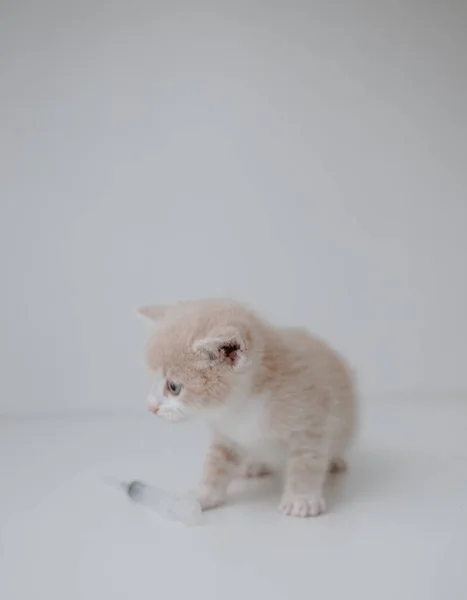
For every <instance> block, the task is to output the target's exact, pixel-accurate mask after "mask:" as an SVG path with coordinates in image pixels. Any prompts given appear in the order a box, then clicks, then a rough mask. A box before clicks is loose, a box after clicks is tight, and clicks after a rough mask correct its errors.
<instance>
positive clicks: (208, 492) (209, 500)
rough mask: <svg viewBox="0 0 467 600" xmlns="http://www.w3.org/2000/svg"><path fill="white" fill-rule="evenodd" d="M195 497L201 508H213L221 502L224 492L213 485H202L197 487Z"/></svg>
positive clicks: (223, 499) (222, 501)
mask: <svg viewBox="0 0 467 600" xmlns="http://www.w3.org/2000/svg"><path fill="white" fill-rule="evenodd" d="M196 499H197V500H198V502H199V503H200V505H201V509H202V510H208V508H215V507H216V506H220V505H221V504H223V503H224V501H225V493H224V492H221V491H219V490H218V489H216V488H214V487H210V486H207V485H202V486H200V487H199V488H198V491H197V493H196Z"/></svg>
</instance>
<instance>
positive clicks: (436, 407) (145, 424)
mask: <svg viewBox="0 0 467 600" xmlns="http://www.w3.org/2000/svg"><path fill="white" fill-rule="evenodd" d="M205 444H206V436H205V432H204V431H203V430H202V429H201V428H199V427H198V426H197V425H194V424H186V425H181V426H179V425H176V426H174V425H170V424H166V423H163V422H161V421H160V420H158V419H156V418H155V417H151V416H149V415H148V416H146V415H142V416H141V417H136V416H129V417H123V416H121V417H108V418H107V417H99V418H98V417H94V418H91V417H89V418H84V417H77V418H74V419H71V418H66V419H63V418H55V419H53V418H48V419H45V418H44V419H30V420H28V419H6V418H3V419H0V475H1V477H0V598H1V599H2V600H13V599H14V600H17V599H18V600H26V599H27V600H29V599H31V600H32V599H34V600H42V599H47V600H59V599H60V600H75V599H80V600H88V599H93V600H94V599H96V600H97V599H99V600H107V599H109V600H120V599H122V600H123V599H125V600H129V599H133V598H137V599H138V600H142V599H146V598H166V599H168V600H171V599H178V598H183V599H186V598H190V597H196V598H198V597H199V598H202V599H203V600H214V599H216V600H218V599H221V600H230V599H232V600H233V599H235V600H238V599H246V600H249V599H250V598H251V599H255V600H256V599H258V600H260V599H263V598H267V599H268V600H275V599H286V598H296V597H298V598H316V599H318V598H319V600H327V599H336V600H341V599H342V598H352V599H358V600H367V599H368V600H370V599H371V600H386V599H391V600H395V599H397V600H419V599H420V600H422V599H423V600H432V599H440V600H441V599H443V600H445V599H446V598H447V599H457V598H459V599H461V598H467V402H465V401H464V402H462V401H460V400H458V401H449V400H446V401H444V400H443V399H441V398H440V399H438V400H437V401H436V402H423V401H421V400H420V401H417V402H415V401H412V402H409V401H407V402H403V401H401V400H398V401H397V402H396V401H395V402H389V401H385V402H381V403H374V404H373V405H372V407H371V408H369V409H368V410H366V411H365V418H364V420H363V427H362V433H361V436H360V440H359V443H358V444H357V446H356V448H355V451H354V453H353V456H352V461H351V469H350V470H349V472H348V473H347V474H346V475H344V476H341V475H339V476H333V478H332V481H331V482H330V485H329V486H328V488H329V489H328V494H327V496H328V502H329V511H328V513H327V514H326V515H324V516H321V517H318V518H315V519H308V520H301V519H294V518H290V517H284V516H282V515H280V514H278V513H277V512H276V504H277V503H278V500H279V485H280V482H279V481H278V480H277V479H275V478H271V479H269V480H261V481H248V482H240V481H239V482H236V484H235V485H234V487H233V490H232V493H231V496H230V499H229V503H228V504H227V505H226V506H225V507H223V508H221V509H217V510H214V511H211V512H209V513H205V515H204V516H203V521H202V524H201V525H200V526H198V527H194V528H187V527H184V526H183V525H178V524H175V523H171V522H167V521H164V520H162V519H160V518H159V517H157V516H154V515H152V514H151V513H150V512H148V511H146V510H144V509H141V508H140V507H137V506H135V505H132V504H131V503H130V502H129V501H127V500H126V498H125V497H124V496H123V495H122V496H120V495H119V494H118V493H117V492H114V491H113V490H111V489H110V488H107V487H106V485H105V484H104V483H103V482H102V478H103V477H105V476H108V475H116V476H119V477H122V478H132V479H134V478H142V479H145V480H147V481H148V482H152V483H155V484H157V485H159V486H162V487H165V488H167V489H171V490H183V489H186V488H190V487H193V486H194V484H195V482H196V479H197V476H198V474H199V471H200V465H201V461H202V454H203V449H204V446H205Z"/></svg>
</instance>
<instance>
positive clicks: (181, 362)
mask: <svg viewBox="0 0 467 600" xmlns="http://www.w3.org/2000/svg"><path fill="white" fill-rule="evenodd" d="M139 312H140V314H142V315H144V316H146V317H148V318H150V319H151V320H153V321H154V322H156V323H157V327H156V330H155V332H154V334H153V336H152V337H151V339H150V341H149V344H148V349H147V362H148V365H149V367H150V369H151V371H152V373H153V375H154V384H153V386H152V389H151V393H150V395H149V406H150V409H151V410H152V412H154V413H157V414H158V415H159V416H160V417H163V418H165V419H168V420H169V421H180V420H182V419H185V418H187V417H191V416H195V415H201V416H203V417H204V419H205V420H206V421H207V423H208V424H209V427H210V429H211V431H212V443H211V447H210V449H209V451H208V454H207V457H206V462H205V466H204V473H203V477H202V481H201V484H200V487H199V491H198V498H199V501H200V503H201V505H202V507H203V509H207V508H211V507H214V506H217V505H219V504H221V503H222V502H224V500H225V497H226V491H227V487H228V485H229V483H230V481H231V480H232V478H233V477H234V476H235V475H236V474H237V473H238V470H239V469H240V468H243V470H244V473H245V474H247V475H248V476H255V475H263V474H266V473H269V472H271V471H272V470H275V469H279V468H282V467H285V486H284V492H283V496H282V500H281V503H280V505H279V508H280V510H281V511H282V512H283V513H284V514H286V515H293V516H297V517H309V516H315V515H318V514H319V513H321V512H322V511H324V509H325V502H324V498H323V484H324V481H325V478H326V474H327V472H328V471H331V470H333V471H334V470H343V469H345V466H346V462H345V452H346V450H347V447H348V445H349V442H350V440H351V438H352V435H353V432H354V425H355V411H356V407H355V389H354V385H353V380H352V376H351V373H350V371H349V369H348V367H347V365H346V364H345V362H344V361H343V359H342V358H341V357H340V356H339V355H338V354H337V353H336V352H334V350H332V349H331V348H329V346H327V345H326V344H325V343H324V342H322V341H321V340H318V339H316V338H314V337H312V336H311V335H310V334H309V333H308V332H306V331H304V330H300V329H281V328H277V327H273V326H272V325H270V324H269V323H267V322H265V321H264V320H262V319H261V318H259V317H258V316H257V315H256V314H255V313H254V312H252V311H250V310H248V309H246V308H245V307H243V306H242V305H240V304H238V303H236V302H233V301H228V300H202V301H197V302H186V303H182V304H178V305H175V306H171V307H163V306H149V307H145V308H141V309H140V311H139Z"/></svg>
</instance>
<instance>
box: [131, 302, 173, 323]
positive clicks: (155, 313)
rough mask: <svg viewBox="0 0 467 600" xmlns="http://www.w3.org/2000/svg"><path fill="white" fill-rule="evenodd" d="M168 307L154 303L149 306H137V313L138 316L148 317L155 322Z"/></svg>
mask: <svg viewBox="0 0 467 600" xmlns="http://www.w3.org/2000/svg"><path fill="white" fill-rule="evenodd" d="M168 308H169V307H168V306H165V305H164V304H154V305H151V306H141V307H140V308H138V310H137V313H138V314H139V316H140V317H144V318H145V319H149V320H150V321H153V322H154V323H157V321H159V320H160V319H162V317H163V316H164V315H165V313H166V312H167V309H168Z"/></svg>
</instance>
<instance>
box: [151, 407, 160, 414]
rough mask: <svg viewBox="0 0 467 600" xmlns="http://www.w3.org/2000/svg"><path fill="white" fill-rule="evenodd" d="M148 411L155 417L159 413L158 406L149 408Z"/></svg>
mask: <svg viewBox="0 0 467 600" xmlns="http://www.w3.org/2000/svg"><path fill="white" fill-rule="evenodd" d="M149 410H150V411H151V412H152V414H153V415H157V413H158V412H159V407H158V406H150V407H149Z"/></svg>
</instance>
